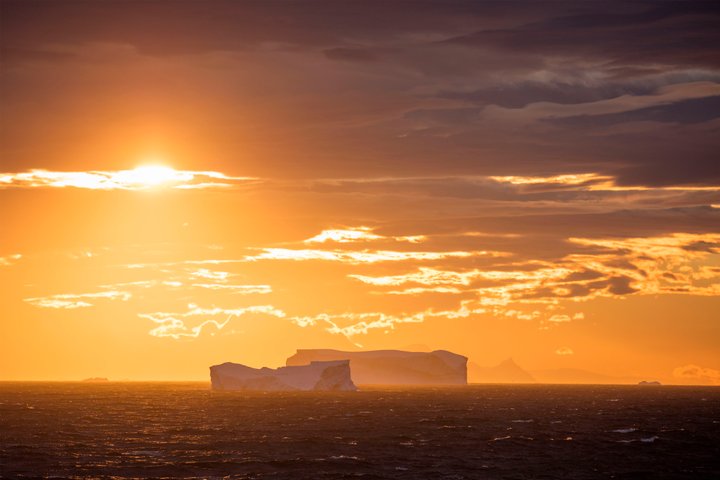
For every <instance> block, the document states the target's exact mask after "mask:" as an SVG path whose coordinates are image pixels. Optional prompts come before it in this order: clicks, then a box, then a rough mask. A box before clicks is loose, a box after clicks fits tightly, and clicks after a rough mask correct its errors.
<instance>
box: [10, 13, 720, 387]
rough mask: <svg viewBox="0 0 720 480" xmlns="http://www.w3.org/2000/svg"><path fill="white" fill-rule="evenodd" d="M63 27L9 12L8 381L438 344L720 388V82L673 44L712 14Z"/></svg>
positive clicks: (200, 20)
mask: <svg viewBox="0 0 720 480" xmlns="http://www.w3.org/2000/svg"><path fill="white" fill-rule="evenodd" d="M62 3H63V4H64V8H65V9H64V10H63V14H64V15H65V16H64V17H63V18H64V20H62V21H59V22H58V21H56V20H55V19H56V18H57V15H58V12H57V11H56V9H57V8H58V7H57V5H58V2H38V3H30V4H29V3H27V2H25V3H23V2H3V4H2V5H3V6H2V8H3V15H2V16H1V18H2V25H0V26H1V27H2V30H3V32H4V33H3V35H2V37H1V39H0V40H1V42H2V52H1V53H2V55H1V57H0V58H1V59H2V64H1V65H0V67H1V68H0V87H1V88H0V107H1V108H2V115H0V128H1V130H0V218H1V219H2V227H0V233H1V234H0V285H1V286H2V289H0V316H1V318H0V380H41V379H42V380H75V379H81V378H85V377H91V376H102V377H110V378H112V379H135V380H145V379H155V380H164V379H168V380H177V379H199V380H206V379H207V367H208V366H209V365H211V364H214V363H218V362H223V361H236V362H241V363H246V364H249V365H252V366H261V365H268V366H277V365H280V364H282V363H283V362H284V359H285V358H286V357H288V356H289V355H291V354H292V353H293V352H294V350H295V349H296V348H339V349H359V348H362V349H378V348H407V347H412V348H432V349H434V348H445V349H449V350H452V351H455V352H457V353H460V354H464V355H466V356H468V357H470V359H471V361H473V362H475V363H477V364H480V365H487V366H489V365H495V364H497V363H499V362H500V361H502V360H503V359H505V358H507V357H512V358H514V360H515V361H516V362H517V363H518V364H519V365H521V366H522V367H524V368H525V369H527V370H530V371H531V372H532V371H541V370H552V369H563V368H572V369H579V370H586V371H589V372H595V373H598V374H603V375H607V376H610V377H617V378H624V379H628V378H630V379H650V380H654V379H658V380H661V381H663V382H664V383H698V384H715V385H717V384H720V349H719V348H718V342H717V339H718V338H720V316H719V315H718V312H720V170H719V169H718V162H717V158H716V156H717V151H720V150H718V148H720V145H718V137H717V135H716V131H717V128H718V127H719V126H720V123H718V122H720V120H718V118H717V112H718V109H717V108H715V106H716V105H717V101H718V98H720V84H719V82H720V66H719V65H717V58H720V57H718V56H717V55H716V54H717V52H716V51H706V47H705V46H702V45H701V46H696V47H693V46H692V45H687V43H686V44H682V45H679V46H678V48H676V49H672V48H667V46H666V48H665V49H662V48H659V47H658V46H657V45H655V44H653V43H652V41H651V40H649V39H652V38H655V37H653V35H652V34H650V33H648V32H653V31H654V30H653V29H655V28H661V27H662V28H666V27H667V26H668V25H669V24H673V22H676V21H677V22H679V23H678V25H679V26H678V27H677V28H678V29H680V31H685V30H683V29H688V30H692V31H695V32H698V29H699V28H700V26H701V25H704V24H702V22H701V21H700V20H702V12H700V13H697V14H696V15H697V18H696V17H693V16H692V15H690V16H689V17H687V16H686V17H683V18H684V20H683V21H682V22H681V21H680V20H678V18H679V17H681V16H682V15H679V14H678V13H677V12H673V11H672V10H671V9H670V10H668V11H665V10H663V12H664V13H663V14H662V15H664V16H661V17H662V21H659V20H657V18H658V17H657V15H655V16H653V15H651V13H652V12H650V11H649V10H648V11H645V10H642V9H641V8H640V7H639V6H628V7H625V8H626V9H627V11H620V12H619V13H618V15H620V16H621V17H622V16H623V15H626V17H622V18H626V20H627V22H626V23H623V22H618V20H617V19H614V20H613V22H610V23H612V28H611V25H610V23H607V24H606V23H603V22H604V20H603V19H602V18H597V17H594V16H593V12H592V11H576V10H573V11H565V10H563V8H561V5H560V4H558V5H557V6H555V7H553V8H552V9H537V8H535V7H534V4H533V3H532V2H529V3H527V4H523V5H524V7H523V8H520V9H517V10H516V11H514V12H509V11H507V10H505V9H503V8H500V7H498V6H497V5H496V4H493V5H495V6H494V7H492V8H491V6H489V5H490V4H488V5H485V6H483V5H475V6H473V5H471V4H467V5H465V6H464V7H463V8H460V6H461V5H463V4H462V2H459V3H458V4H453V5H452V6H448V7H446V8H444V9H443V8H439V7H437V6H434V7H432V8H431V7H430V6H426V7H423V8H418V9H417V11H415V12H412V14H407V13H405V14H404V13H403V12H401V11H399V10H396V9H395V8H393V7H392V6H384V7H377V8H380V9H381V10H383V11H382V12H378V11H377V9H375V10H374V9H369V8H368V9H363V8H359V7H353V8H350V7H347V8H348V11H346V10H343V8H340V7H338V8H320V5H321V3H319V2H317V3H314V4H304V3H302V2H296V3H295V4H294V5H293V6H289V5H284V6H283V8H285V10H283V11H282V12H279V11H278V10H277V9H278V8H280V7H279V6H278V5H280V4H277V5H273V4H269V5H268V4H266V3H265V4H263V3H252V2H247V3H245V2H204V3H194V2H184V3H178V4H177V5H178V8H174V9H169V8H168V5H169V4H168V3H166V2H157V3H153V2H149V3H146V4H144V5H145V7H135V8H133V9H126V8H123V7H122V5H121V4H119V3H115V2H112V1H110V2H103V3H102V5H100V4H89V3H85V2H77V3H76V2H62ZM521 3H522V2H521ZM143 8H144V9H145V10H144V11H143ZM583 8H587V9H592V5H591V4H588V6H585V7H583ZM642 8H650V7H642ZM484 9H485V10H484ZM349 10H352V11H349ZM636 10H637V11H636ZM280 13H282V18H286V19H287V21H286V22H283V21H277V19H278V18H279V17H278V15H279V14H280ZM381 14H382V15H381ZM586 15H590V16H591V18H593V19H594V20H593V22H595V23H591V24H588V22H587V21H586V20H587V19H586V17H585V16H586ZM149 18H151V19H153V18H154V19H155V20H156V21H154V22H150V21H149V20H148V19H149ZM378 18H381V19H380V20H378ZM688 18H690V20H688ZM111 19H112V20H111ZM557 19H563V22H557V21H555V20H557ZM583 19H585V20H583ZM693 19H696V20H697V21H698V25H699V26H694V24H693V23H692V22H693ZM573 22H577V23H578V24H582V25H585V27H584V28H586V31H585V32H584V34H583V35H580V36H579V37H576V36H575V35H578V33H577V30H576V29H574V28H571V27H570V26H571V25H573V24H574V23H573ZM583 22H585V23H583ZM608 22H609V20H608ZM658 22H660V23H658ZM688 22H689V23H688ZM638 24H640V26H641V27H642V29H640V30H639V27H638ZM617 25H621V26H620V27H618V26H617ZM530 26H532V27H530ZM538 29H540V31H544V30H542V29H546V30H547V29H554V30H552V31H553V32H554V33H555V34H556V36H558V37H559V38H562V39H564V40H565V41H564V42H561V45H555V44H552V43H550V42H551V40H549V39H547V40H545V38H546V37H542V38H543V40H542V41H540V40H538V39H537V38H536V37H535V35H536V33H537V32H536V30H538ZM618 29H619V30H618ZM186 31H193V32H195V33H194V35H192V36H188V35H185V33H183V32H186ZM488 31H492V32H495V33H494V34H492V35H491V34H489V33H487V32H488ZM618 31H620V33H621V34H620V33H618ZM636 31H642V32H643V34H642V38H640V37H638V36H637V35H639V34H637V33H634V32H636ZM709 34H710V33H708V35H709ZM618 35H620V37H621V38H622V39H624V41H627V42H628V44H630V43H633V42H634V43H633V45H634V46H635V48H636V50H635V51H637V52H638V53H637V55H638V56H631V55H628V53H627V50H626V49H624V48H623V45H618V44H617V43H616V42H617V40H616V39H617V38H618ZM699 35H702V31H700V33H699ZM547 38H550V37H547ZM638 41H639V42H640V43H639V44H638V43H637V42H638ZM543 42H545V43H543ZM642 42H646V43H642ZM598 44H600V45H603V46H604V47H605V48H597V45H598ZM566 45H567V46H566ZM713 112H714V113H713Z"/></svg>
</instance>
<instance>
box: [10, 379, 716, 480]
mask: <svg viewBox="0 0 720 480" xmlns="http://www.w3.org/2000/svg"><path fill="white" fill-rule="evenodd" d="M0 476H2V477H4V478H17V477H56V478H58V477H60V478H87V477H95V478H97V477H101V478H138V477H153V478H158V477H166V478H292V479H298V478H313V479H323V478H333V479H334V478H356V477H357V478H367V479H372V478H389V479H390V478H392V479H405V478H407V479H424V478H427V479H440V478H445V479H463V478H488V479H493V478H507V479H559V478H568V479H584V478H626V479H643V478H648V479H649V478H652V479H662V478H693V479H696V478H697V479H711V478H720V388H700V387H639V386H545V385H538V386H535V385H533V386H501V385H487V386H469V387H466V388H450V389H427V388H426V389H370V390H366V391H362V392H357V393H322V394H319V393H272V394H246V393H238V392H212V391H210V390H209V387H208V385H207V384H202V383H108V384H82V383H0Z"/></svg>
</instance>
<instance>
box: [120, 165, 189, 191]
mask: <svg viewBox="0 0 720 480" xmlns="http://www.w3.org/2000/svg"><path fill="white" fill-rule="evenodd" d="M122 173H123V175H124V176H125V178H124V179H123V180H124V181H125V182H127V183H128V184H136V185H144V186H148V187H154V186H157V185H161V184H163V183H168V182H171V181H177V180H181V179H180V178H178V176H181V175H182V173H181V172H178V171H176V170H174V169H172V168H170V167H165V166H163V165H143V166H140V167H137V168H135V169H134V170H126V171H125V172H122Z"/></svg>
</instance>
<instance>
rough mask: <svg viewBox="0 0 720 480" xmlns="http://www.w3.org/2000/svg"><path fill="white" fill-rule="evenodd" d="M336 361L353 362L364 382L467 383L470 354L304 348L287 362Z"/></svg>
mask: <svg viewBox="0 0 720 480" xmlns="http://www.w3.org/2000/svg"><path fill="white" fill-rule="evenodd" d="M333 360H346V361H349V362H350V370H351V371H352V379H353V381H354V382H356V383H357V384H360V385H362V384H364V385H467V357H464V356H462V355H458V354H456V353H452V352H448V351H446V350H435V351H433V352H405V351H401V350H373V351H365V352H344V351H341V350H329V349H319V350H315V349H307V350H302V349H301V350H297V352H296V353H295V355H293V356H291V357H290V358H288V359H287V362H286V365H288V366H295V365H304V364H307V363H309V362H318V361H333Z"/></svg>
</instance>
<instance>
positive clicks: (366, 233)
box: [304, 227, 425, 243]
mask: <svg viewBox="0 0 720 480" xmlns="http://www.w3.org/2000/svg"><path fill="white" fill-rule="evenodd" d="M373 230H374V229H373V228H370V227H349V228H344V229H332V230H323V231H322V232H320V233H318V234H317V235H315V236H314V237H311V238H308V239H307V240H305V242H304V243H326V242H336V243H353V242H361V241H372V240H394V241H397V242H410V243H418V242H421V241H423V240H424V239H425V237H424V236H423V235H412V236H397V237H386V236H383V235H378V234H375V233H373Z"/></svg>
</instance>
